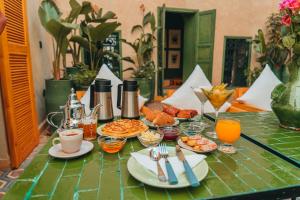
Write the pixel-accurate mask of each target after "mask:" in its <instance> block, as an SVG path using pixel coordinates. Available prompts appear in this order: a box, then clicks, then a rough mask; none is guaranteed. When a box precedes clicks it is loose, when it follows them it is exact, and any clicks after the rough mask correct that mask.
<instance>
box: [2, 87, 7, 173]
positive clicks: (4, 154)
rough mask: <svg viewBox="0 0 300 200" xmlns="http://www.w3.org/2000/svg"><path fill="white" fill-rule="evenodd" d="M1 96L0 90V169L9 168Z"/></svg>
mask: <svg viewBox="0 0 300 200" xmlns="http://www.w3.org/2000/svg"><path fill="white" fill-rule="evenodd" d="M3 114H4V113H3V105H2V95H1V89H0V169H2V168H6V167H8V166H9V153H8V146H7V139H6V132H5V122H4V115H3Z"/></svg>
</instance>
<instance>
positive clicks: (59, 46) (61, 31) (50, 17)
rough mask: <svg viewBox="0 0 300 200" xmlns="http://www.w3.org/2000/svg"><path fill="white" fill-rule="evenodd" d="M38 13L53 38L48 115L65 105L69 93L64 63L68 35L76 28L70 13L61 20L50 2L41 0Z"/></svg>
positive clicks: (55, 6) (56, 9) (68, 82)
mask: <svg viewBox="0 0 300 200" xmlns="http://www.w3.org/2000/svg"><path fill="white" fill-rule="evenodd" d="M71 3H72V0H71V1H70V4H71ZM38 13H39V18H40V22H41V24H42V26H43V27H44V28H45V29H46V31H47V32H48V33H49V34H50V35H51V36H52V38H53V52H54V59H53V63H52V72H53V78H52V79H48V80H46V83H45V85H46V89H45V100H46V112H47V113H49V112H53V111H58V110H59V106H61V105H64V104H65V103H66V100H67V96H68V94H69V93H70V90H71V87H72V85H71V81H70V80H68V79H66V76H65V62H64V61H65V56H66V53H67V47H68V35H69V34H70V33H71V31H72V30H74V29H76V28H78V26H77V25H76V24H73V23H72V22H73V13H72V11H71V13H70V14H69V15H68V16H67V17H66V18H62V14H61V12H60V10H59V8H58V7H57V5H56V4H55V3H54V1H52V0H43V1H42V2H41V5H40V7H39V10H38ZM57 120H59V119H57Z"/></svg>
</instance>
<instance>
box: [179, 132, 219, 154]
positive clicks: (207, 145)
mask: <svg viewBox="0 0 300 200" xmlns="http://www.w3.org/2000/svg"><path fill="white" fill-rule="evenodd" d="M177 143H178V145H179V146H181V147H182V148H184V149H187V150H190V151H194V152H196V153H208V152H211V151H214V150H216V149H217V148H218V145H217V144H216V143H215V142H214V141H212V140H210V139H207V138H205V137H203V136H201V135H193V136H182V137H181V138H179V139H178V140H177Z"/></svg>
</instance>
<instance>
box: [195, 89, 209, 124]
mask: <svg viewBox="0 0 300 200" xmlns="http://www.w3.org/2000/svg"><path fill="white" fill-rule="evenodd" d="M202 88H204V89H208V87H198V88H192V89H193V91H194V93H195V95H196V96H197V97H198V99H199V101H200V103H201V113H200V119H201V121H203V120H204V104H205V103H206V102H207V97H206V96H205V94H204V93H203V91H202Z"/></svg>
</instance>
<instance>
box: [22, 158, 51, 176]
mask: <svg viewBox="0 0 300 200" xmlns="http://www.w3.org/2000/svg"><path fill="white" fill-rule="evenodd" d="M48 157H49V156H48V155H37V156H36V157H35V158H34V159H33V160H32V162H31V163H30V164H29V166H28V167H29V168H30V169H31V170H25V171H24V172H23V173H22V174H21V176H20V179H23V178H27V179H28V178H34V177H35V176H36V175H37V174H39V172H40V171H41V170H42V169H43V168H44V166H45V164H46V162H47V161H48Z"/></svg>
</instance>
